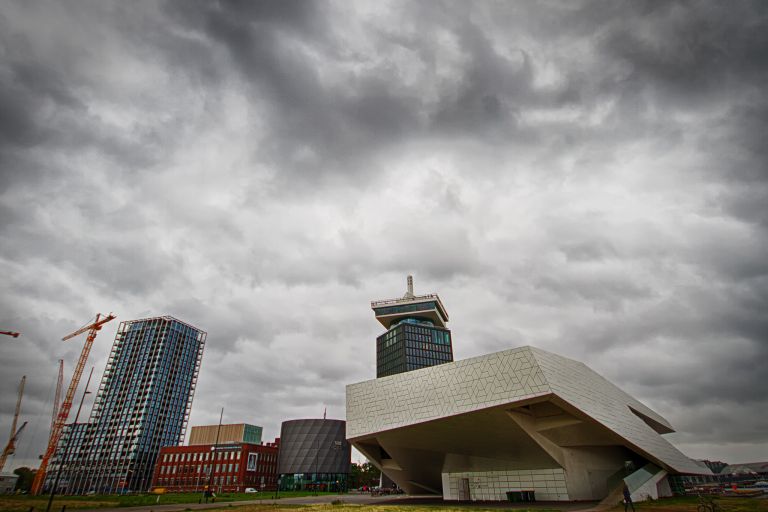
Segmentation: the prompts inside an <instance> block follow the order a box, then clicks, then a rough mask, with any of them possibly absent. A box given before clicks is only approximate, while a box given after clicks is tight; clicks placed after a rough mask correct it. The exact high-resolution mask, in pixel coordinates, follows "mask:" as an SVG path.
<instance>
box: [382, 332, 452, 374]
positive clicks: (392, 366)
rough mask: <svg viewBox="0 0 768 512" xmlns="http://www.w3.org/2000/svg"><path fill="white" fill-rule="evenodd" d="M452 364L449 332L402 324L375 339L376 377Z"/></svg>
mask: <svg viewBox="0 0 768 512" xmlns="http://www.w3.org/2000/svg"><path fill="white" fill-rule="evenodd" d="M451 361H453V346H452V344H451V331H449V330H448V329H442V328H439V327H435V326H434V325H432V324H431V322H418V323H414V322H407V321H403V322H401V323H399V324H397V325H395V326H394V327H392V328H390V329H389V330H388V331H387V332H385V333H384V334H382V335H381V336H379V337H378V338H376V377H386V376H387V375H395V374H397V373H403V372H409V371H411V370H418V369H419V368H426V367H428V366H435V365H438V364H443V363H450V362H451Z"/></svg>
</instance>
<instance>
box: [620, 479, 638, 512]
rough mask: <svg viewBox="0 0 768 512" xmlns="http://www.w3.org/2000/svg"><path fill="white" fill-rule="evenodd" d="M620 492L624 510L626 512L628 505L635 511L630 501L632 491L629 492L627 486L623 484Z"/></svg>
mask: <svg viewBox="0 0 768 512" xmlns="http://www.w3.org/2000/svg"><path fill="white" fill-rule="evenodd" d="M621 494H623V495H624V512H627V509H628V508H629V507H632V512H635V504H634V503H632V493H630V492H629V487H627V484H624V488H623V489H622V490H621Z"/></svg>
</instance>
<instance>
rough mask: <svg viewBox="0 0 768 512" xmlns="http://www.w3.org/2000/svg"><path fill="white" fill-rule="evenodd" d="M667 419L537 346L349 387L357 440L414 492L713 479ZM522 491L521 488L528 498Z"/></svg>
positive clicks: (475, 496)
mask: <svg viewBox="0 0 768 512" xmlns="http://www.w3.org/2000/svg"><path fill="white" fill-rule="evenodd" d="M673 431H674V430H673V429H672V426H671V425H670V424H669V422H668V421H667V420H666V419H664V418H663V417H662V416H660V415H659V414H657V413H656V412H654V411H652V410H651V409H650V408H648V407H647V406H645V405H644V404H642V403H640V402H639V401H638V400H636V399H634V398H632V397H631V396H630V395H628V394H627V393H625V392H623V391H622V390H620V389H619V388H617V387H616V386H614V385H613V384H611V383H610V382H608V381H607V380H606V379H604V378H603V377H601V376H600V375H598V374H597V373H595V372H594V371H592V370H591V369H590V368H588V367H587V366H586V365H584V364H582V363H580V362H577V361H574V360H571V359H568V358H565V357H562V356H559V355H556V354H552V353H550V352H546V351H544V350H540V349H537V348H534V347H522V348H517V349H512V350H505V351H502V352H497V353H494V354H488V355H484V356H480V357H474V358H471V359H465V360H462V361H456V362H452V363H446V364H442V365H438V366H433V367H428V368H422V369H419V370H414V371H410V372H405V373H400V374H397V375H391V376H387V377H382V378H378V379H374V380H369V381H365V382H360V383H357V384H350V385H348V386H347V439H348V440H349V441H350V442H351V443H352V445H353V446H354V447H355V448H357V449H358V450H359V451H360V452H361V453H363V454H364V455H365V456H366V457H367V458H368V460H370V461H371V462H372V463H373V464H374V465H376V466H377V467H379V468H380V469H381V470H382V471H383V472H384V473H385V474H386V475H387V476H388V477H389V478H391V479H392V480H393V481H394V482H395V483H396V484H397V485H398V486H399V487H401V488H403V489H404V490H405V491H406V492H407V493H408V494H423V493H425V492H426V493H434V494H442V495H443V497H444V499H446V500H506V499H507V498H508V495H507V493H508V492H511V493H513V494H514V493H518V495H519V496H522V497H530V496H531V494H529V493H530V492H531V491H532V492H533V493H535V498H536V499H537V500H558V501H566V500H600V499H611V500H612V499H614V498H615V499H616V501H617V502H618V501H619V499H620V490H621V487H622V486H623V484H624V483H626V484H627V485H628V486H629V488H630V491H631V492H632V495H633V498H634V499H637V500H641V499H645V498H647V497H648V496H651V497H654V498H656V497H659V496H665V495H669V494H671V489H670V485H669V481H668V479H667V477H668V475H676V474H710V475H711V471H710V470H709V469H708V468H707V467H706V466H705V465H703V464H697V463H696V462H695V461H693V460H692V459H690V458H688V457H686V456H685V455H683V454H682V453H681V452H680V451H678V450H677V449H676V448H675V447H674V446H672V444H670V443H669V442H668V441H667V440H666V439H664V438H663V437H662V434H667V433H670V432H673ZM520 493H522V494H520Z"/></svg>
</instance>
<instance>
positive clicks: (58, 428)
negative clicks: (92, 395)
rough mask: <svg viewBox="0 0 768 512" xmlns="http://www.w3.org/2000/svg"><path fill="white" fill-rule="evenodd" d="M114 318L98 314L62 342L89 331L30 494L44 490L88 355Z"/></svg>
mask: <svg viewBox="0 0 768 512" xmlns="http://www.w3.org/2000/svg"><path fill="white" fill-rule="evenodd" d="M114 318H115V315H113V314H112V313H110V314H109V315H107V316H104V317H102V315H101V314H97V315H96V320H95V321H94V322H93V323H91V324H89V325H87V326H85V327H83V328H81V329H78V330H77V331H75V332H73V333H72V334H68V335H67V336H64V337H63V338H62V341H66V340H68V339H71V338H74V337H75V336H77V335H78V334H82V333H84V332H86V331H88V337H87V338H86V340H85V344H84V345H83V350H82V351H81V352H80V358H79V359H78V360H77V365H76V366H75V371H74V372H73V373H72V380H71V381H70V383H69V387H68V388H67V394H66V395H64V401H63V402H62V403H61V407H59V413H58V416H57V417H56V421H55V423H54V425H53V429H51V437H50V438H49V439H48V448H46V450H45V454H44V455H43V459H42V460H41V461H40V467H39V468H38V470H37V472H36V473H35V479H34V481H33V482H32V488H31V489H30V494H32V495H37V494H40V491H42V489H43V483H44V482H45V474H46V470H47V469H48V463H49V462H50V460H51V457H52V456H53V454H54V452H55V451H56V445H58V444H59V439H61V433H62V431H63V429H64V424H65V423H66V422H67V418H68V417H69V410H70V409H72V400H73V399H74V397H75V391H77V386H78V384H80V377H81V376H82V374H83V368H85V363H86V361H87V360H88V355H89V354H90V353H91V347H92V346H93V340H95V339H96V335H97V334H98V333H99V331H100V330H101V326H102V325H104V324H105V323H107V322H109V321H110V320H113V319H114Z"/></svg>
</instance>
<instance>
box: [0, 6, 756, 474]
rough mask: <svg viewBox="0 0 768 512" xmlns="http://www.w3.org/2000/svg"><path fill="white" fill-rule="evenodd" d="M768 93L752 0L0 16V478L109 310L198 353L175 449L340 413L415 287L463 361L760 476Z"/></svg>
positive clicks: (109, 337)
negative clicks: (517, 372)
mask: <svg viewBox="0 0 768 512" xmlns="http://www.w3.org/2000/svg"><path fill="white" fill-rule="evenodd" d="M766 83H768V3H766V2H763V1H756V2H745V1H733V2H672V1H663V2H662V1H659V2H643V1H635V0H632V1H626V2H619V1H602V2H591V1H570V0H569V1H567V2H554V1H552V2H549V1H539V2H529V1H520V2H477V1H474V2H466V1H460V0H457V1H454V2H436V1H431V2H381V1H361V2H343V1H339V2H312V1H285V0H280V1H260V2H227V1H218V2H216V1H211V2H193V1H187V0H179V1H160V0H158V1H136V2H118V1H102V0H98V1H97V0H94V1H79V0H74V1H70V2H64V3H62V2H53V1H52V2H45V1H18V2H13V1H3V2H2V3H0V274H1V275H2V276H3V278H2V282H0V301H1V303H0V327H1V328H3V329H12V330H17V331H21V332H22V333H23V335H22V337H20V338H18V339H13V338H7V337H0V364H1V365H2V366H1V367H0V385H2V389H3V393H2V394H0V438H1V439H2V440H3V441H2V442H3V443H4V442H5V441H4V440H5V439H6V436H7V431H8V429H9V428H10V421H11V415H12V412H13V407H14V404H15V399H16V392H15V389H16V386H17V384H18V381H19V379H20V378H21V376H22V375H24V374H26V375H27V392H26V395H25V397H24V403H23V407H22V416H23V418H22V420H28V421H30V425H29V426H28V427H27V430H26V431H25V432H24V434H23V437H22V439H21V440H20V442H19V453H18V455H17V456H16V458H15V460H13V461H12V463H11V466H12V467H13V466H19V465H23V464H34V465H36V463H37V462H36V460H35V459H36V456H37V454H39V453H42V451H44V445H45V441H46V437H47V435H48V429H49V426H50V408H51V402H52V395H53V388H54V382H55V378H56V372H57V360H58V359H59V358H64V359H65V364H66V370H67V372H66V375H67V379H66V380H67V381H68V379H69V375H71V372H72V368H73V366H74V363H75V361H76V359H77V356H78V354H79V351H80V348H81V347H82V344H83V341H84V338H83V337H80V338H78V339H76V340H73V341H69V342H67V343H63V342H61V341H60V339H61V337H62V336H63V335H65V334H67V333H69V332H71V331H73V330H75V329H76V328H78V327H79V326H81V325H83V324H84V323H85V322H87V321H88V319H89V318H92V317H93V316H95V313H96V312H102V313H108V312H110V311H114V312H115V314H116V315H117V316H118V320H130V319H136V318H143V317H147V316H155V315H166V314H169V315H173V316H176V317H177V318H179V319H181V320H183V321H186V322H188V323H191V324H193V325H195V326H198V327H200V328H202V329H204V330H206V331H207V332H208V343H207V346H206V349H205V355H204V357H203V362H202V368H201V371H200V378H199V387H198V390H197V395H196V396H195V401H194V404H193V407H192V417H191V425H196V424H206V423H215V422H216V421H217V420H218V415H219V408H220V407H222V406H223V407H224V409H225V410H224V420H225V422H248V423H254V424H257V425H262V426H263V427H264V437H265V439H266V440H271V439H272V438H274V437H275V436H277V435H279V428H280V422H281V421H282V420H285V419H295V418H302V417H321V416H322V414H323V409H324V408H325V407H327V408H328V417H330V418H344V416H345V410H344V400H345V395H344V393H345V385H346V384H349V383H353V382H358V381H361V380H367V379H370V378H374V377H375V374H376V369H375V338H376V336H377V335H378V334H380V333H381V331H382V328H381V327H380V325H379V324H378V323H377V322H376V321H375V319H374V317H373V313H372V312H371V310H370V301H371V300H376V299H386V298H393V297H398V296H401V295H402V294H403V293H404V292H405V277H406V275H407V274H413V275H414V279H415V288H416V292H417V293H428V292H437V293H439V294H440V296H441V298H442V300H443V302H444V304H445V306H446V308H447V310H448V313H449V315H450V322H449V327H451V329H452V331H453V341H454V353H455V357H456V359H463V358H467V357H471V356H476V355H481V354H486V353H489V352H493V351H498V350H504V349H508V348H513V347H518V346H522V345H533V346H536V347H539V348H542V349H545V350H549V351H552V352H556V353H558V354H562V355H565V356H568V357H572V358H575V359H578V360H580V361H583V362H585V363H586V364H588V365H589V366H590V367H592V368H593V369H594V370H596V371H597V372H599V373H601V374H602V375H604V376H605V377H606V378H608V379H609V380H611V381H612V382H614V383H616V384H617V385H618V386H619V387H621V388H623V389H624V390H626V391H627V392H629V393H630V394H632V395H634V396H636V397H637V398H639V399H640V400H642V401H644V402H645V403H646V404H648V405H649V406H651V407H652V408H654V409H655V410H656V411H658V412H659V413H661V414H662V415H664V416H665V417H667V418H668V419H669V420H670V421H671V422H672V424H673V425H674V427H675V428H676V429H677V433H675V434H672V435H669V436H667V437H668V439H670V440H671V441H672V442H673V443H675V444H676V445H677V446H678V447H679V448H680V449H681V450H682V451H684V452H685V453H686V454H688V455H690V456H692V457H694V458H711V459H721V460H724V461H726V462H748V461H755V460H768V414H766V412H765V411H766V410H768V398H767V395H766V391H767V390H768V375H767V374H768V371H766V362H767V361H768V315H767V314H766V312H767V311H768V257H767V256H768V144H767V143H766V142H767V141H766V134H768V95H767V94H766V92H765V87H766ZM117 325H118V321H113V322H112V323H110V324H108V325H107V326H106V327H105V328H104V330H103V331H102V332H101V334H100V335H99V337H98V338H97V340H96V343H95V345H94V348H93V351H92V355H91V358H90V360H89V366H90V365H94V366H95V372H94V380H95V382H94V384H92V387H93V388H95V387H96V385H97V383H98V380H99V379H100V378H101V374H102V372H103V369H104V365H105V359H106V355H107V354H108V352H109V349H110V347H111V344H112V341H113V340H114V335H115V330H116V329H117ZM84 381H85V377H84V378H83V383H84ZM89 403H90V402H88V404H89ZM86 410H87V411H89V410H90V405H86ZM73 415H74V413H73ZM86 416H87V415H86Z"/></svg>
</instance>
